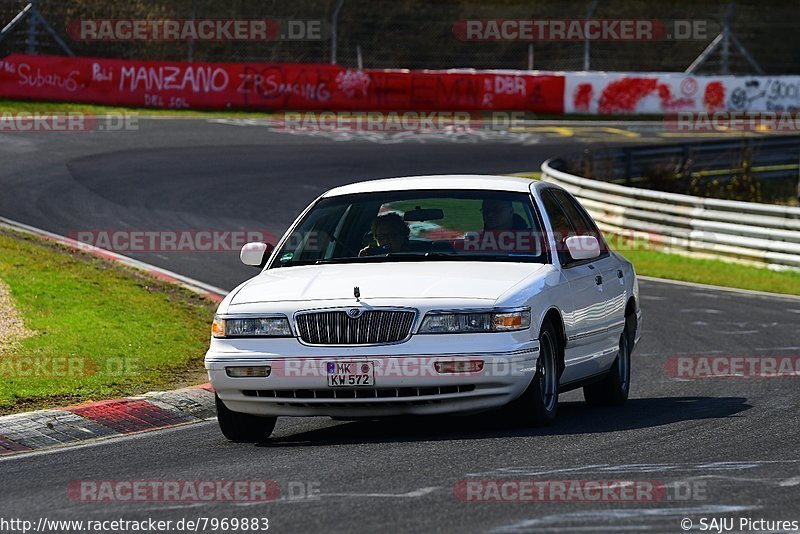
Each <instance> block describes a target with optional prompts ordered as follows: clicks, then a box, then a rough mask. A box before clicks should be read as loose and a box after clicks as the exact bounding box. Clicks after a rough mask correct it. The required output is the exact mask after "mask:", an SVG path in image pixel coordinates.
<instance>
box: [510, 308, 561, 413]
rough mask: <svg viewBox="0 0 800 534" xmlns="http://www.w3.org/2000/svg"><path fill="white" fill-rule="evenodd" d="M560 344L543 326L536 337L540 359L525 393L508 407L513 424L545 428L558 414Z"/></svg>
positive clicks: (551, 328) (548, 327)
mask: <svg viewBox="0 0 800 534" xmlns="http://www.w3.org/2000/svg"><path fill="white" fill-rule="evenodd" d="M559 350H560V349H559V344H558V338H557V337H556V331H555V329H554V328H553V326H552V325H551V324H550V323H545V324H543V325H542V330H541V332H540V333H539V358H538V359H537V363H536V374H534V376H533V379H532V380H531V383H530V384H529V385H528V389H526V390H525V393H523V394H522V396H521V397H519V398H518V399H516V400H514V401H513V402H512V403H511V404H510V405H509V410H510V412H511V416H512V418H513V419H514V421H516V422H518V423H520V424H523V425H525V426H545V425H549V424H550V423H552V422H553V421H554V420H555V418H556V412H557V410H558V381H559V376H558V375H559V367H558V361H559Z"/></svg>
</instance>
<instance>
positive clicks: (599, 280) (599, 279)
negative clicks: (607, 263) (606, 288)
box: [594, 274, 603, 286]
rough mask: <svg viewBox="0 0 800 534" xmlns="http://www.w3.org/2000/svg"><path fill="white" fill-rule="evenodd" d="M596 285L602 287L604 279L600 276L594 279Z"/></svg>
mask: <svg viewBox="0 0 800 534" xmlns="http://www.w3.org/2000/svg"><path fill="white" fill-rule="evenodd" d="M594 283H595V284H597V285H598V286H599V285H602V283H603V277H602V276H600V275H599V274H598V275H597V276H595V277H594Z"/></svg>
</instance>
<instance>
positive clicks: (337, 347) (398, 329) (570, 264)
mask: <svg viewBox="0 0 800 534" xmlns="http://www.w3.org/2000/svg"><path fill="white" fill-rule="evenodd" d="M241 259H242V261H243V262H244V263H245V264H248V265H253V266H256V267H258V268H260V269H261V272H260V274H259V275H258V276H256V277H254V278H252V279H250V280H248V281H247V282H245V283H243V284H241V285H240V286H239V287H237V288H236V289H234V290H233V291H231V293H230V294H229V295H228V296H227V297H226V298H225V299H224V300H223V301H222V303H221V304H220V306H219V309H218V310H217V313H216V315H215V317H214V323H213V327H212V337H211V344H210V347H209V350H208V352H207V354H206V357H205V367H206V369H207V370H208V374H209V377H210V380H211V384H212V386H213V387H214V390H215V392H216V396H217V399H216V400H217V412H218V419H219V425H220V427H221V429H222V433H223V434H224V435H225V436H226V437H227V438H229V439H231V440H234V441H258V440H260V439H264V438H266V437H267V436H269V435H270V434H271V432H272V430H273V429H274V427H275V423H276V420H277V417H278V416H281V415H287V416H321V415H324V416H331V417H337V418H360V417H369V418H374V417H382V416H393V415H404V414H418V415H426V414H455V413H474V412H479V411H485V410H491V409H496V408H503V410H504V411H505V412H506V413H508V414H510V415H511V416H512V417H513V418H515V419H516V420H517V421H519V422H521V423H523V424H529V425H542V424H547V423H549V422H551V421H553V419H554V418H555V416H556V409H557V405H558V395H559V393H561V392H564V391H567V390H571V389H575V388H579V387H583V390H584V397H585V399H586V401H587V402H588V403H590V404H622V403H623V402H625V400H626V399H627V397H628V391H629V387H630V358H631V351H632V350H633V348H634V346H635V345H636V343H637V341H638V338H639V332H640V331H641V312H640V309H639V288H638V284H637V281H636V274H635V273H634V270H633V267H632V265H631V264H630V263H629V262H628V261H627V260H625V259H624V258H623V257H622V256H620V255H619V254H617V253H616V252H613V251H610V250H609V249H608V247H607V245H606V242H605V241H604V239H603V236H602V234H601V233H600V231H599V230H598V228H597V226H596V224H595V223H594V221H593V220H592V219H591V217H590V216H589V215H588V213H587V212H586V210H584V209H583V207H581V205H580V204H579V203H578V202H577V201H576V200H575V198H574V197H572V196H571V195H570V194H569V193H568V192H566V191H565V190H564V189H561V188H560V187H557V186H554V185H551V184H548V183H545V182H529V181H527V180H523V179H520V178H513V177H504V176H477V175H464V176H462V175H447V176H415V177H407V178H392V179H385V180H375V181H368V182H361V183H356V184H351V185H346V186H342V187H338V188H335V189H332V190H330V191H328V192H327V193H325V194H323V195H322V196H320V197H319V198H318V199H316V200H315V201H314V202H313V203H312V204H311V205H310V206H309V207H308V208H306V210H305V211H304V212H303V213H302V214H301V215H300V216H299V217H298V218H297V220H296V221H295V222H294V224H292V226H291V227H290V228H289V230H288V231H287V233H286V234H285V235H284V236H283V238H281V240H280V241H279V242H278V243H277V245H276V246H272V245H269V244H265V243H249V244H247V245H245V247H244V248H243V249H242V252H241Z"/></svg>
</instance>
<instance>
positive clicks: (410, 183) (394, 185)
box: [322, 174, 531, 197]
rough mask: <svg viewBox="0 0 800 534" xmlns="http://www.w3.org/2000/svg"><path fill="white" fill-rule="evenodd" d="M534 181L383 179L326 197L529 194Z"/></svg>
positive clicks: (475, 177)
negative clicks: (407, 193)
mask: <svg viewBox="0 0 800 534" xmlns="http://www.w3.org/2000/svg"><path fill="white" fill-rule="evenodd" d="M530 187H531V179H530V178H522V177H517V176H493V175H485V174H435V175H428V176H404V177H400V178H384V179H381V180H368V181H365V182H357V183H354V184H348V185H343V186H341V187H336V188H334V189H331V190H330V191H328V192H327V193H325V194H324V195H322V196H323V197H334V196H340V195H352V194H356V193H372V192H380V191H409V190H411V191H413V190H431V189H461V190H464V189H471V190H484V191H514V192H521V193H528V192H530Z"/></svg>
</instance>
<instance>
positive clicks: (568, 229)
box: [542, 191, 576, 265]
mask: <svg viewBox="0 0 800 534" xmlns="http://www.w3.org/2000/svg"><path fill="white" fill-rule="evenodd" d="M542 203H543V204H544V211H546V212H547V218H548V219H550V225H551V226H552V227H553V233H554V238H555V242H556V248H557V249H558V250H557V251H556V252H558V259H559V261H560V262H561V265H566V264H568V263H569V262H570V261H572V258H570V255H569V253H568V252H567V251H566V249H565V248H564V240H565V239H566V238H568V237H569V236H571V235H575V233H576V232H575V229H574V228H573V227H572V224H571V223H570V220H569V217H568V216H567V214H566V213H565V212H564V210H563V209H562V208H561V205H560V204H559V203H558V201H557V200H556V199H555V197H553V195H551V192H550V191H544V192H543V193H542Z"/></svg>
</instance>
